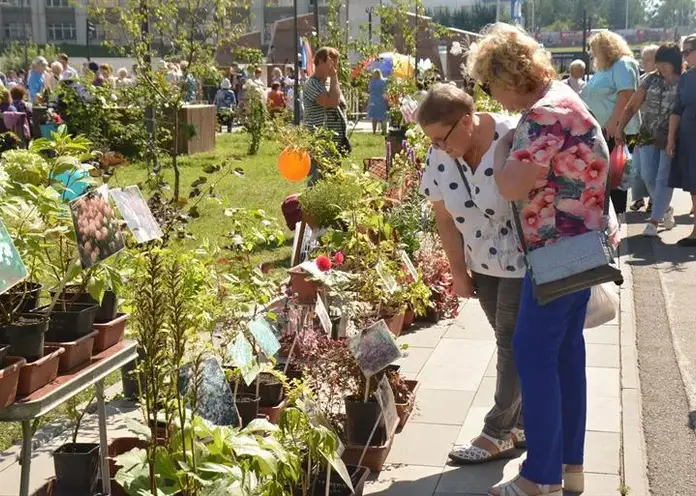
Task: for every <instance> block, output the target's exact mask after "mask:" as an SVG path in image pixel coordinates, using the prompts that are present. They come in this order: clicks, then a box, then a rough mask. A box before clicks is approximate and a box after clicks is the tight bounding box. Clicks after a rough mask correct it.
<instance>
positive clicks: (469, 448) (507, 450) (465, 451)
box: [449, 432, 517, 465]
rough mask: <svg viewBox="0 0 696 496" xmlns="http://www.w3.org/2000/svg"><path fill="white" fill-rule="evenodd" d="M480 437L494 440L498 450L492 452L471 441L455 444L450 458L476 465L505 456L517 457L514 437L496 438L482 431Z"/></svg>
mask: <svg viewBox="0 0 696 496" xmlns="http://www.w3.org/2000/svg"><path fill="white" fill-rule="evenodd" d="M480 437H483V438H485V439H488V440H489V441H490V442H492V443H493V444H494V445H495V446H496V447H497V448H498V452H497V453H490V452H489V451H487V450H485V449H483V448H479V447H478V446H474V445H473V444H472V443H469V444H465V445H464V446H459V447H457V446H455V447H454V449H452V451H450V453H449V458H450V460H452V461H453V462H456V463H461V464H463V465H476V464H480V463H488V462H492V461H493V460H500V459H504V458H515V457H516V456H517V451H516V450H515V444H514V442H513V441H512V439H507V440H502V439H496V438H494V437H491V436H489V435H488V434H485V433H483V432H482V433H481V435H480Z"/></svg>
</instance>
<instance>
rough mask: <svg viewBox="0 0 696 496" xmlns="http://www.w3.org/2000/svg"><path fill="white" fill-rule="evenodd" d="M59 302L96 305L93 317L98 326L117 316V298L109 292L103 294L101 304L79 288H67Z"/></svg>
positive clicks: (53, 292) (52, 294)
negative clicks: (96, 308) (96, 309)
mask: <svg viewBox="0 0 696 496" xmlns="http://www.w3.org/2000/svg"><path fill="white" fill-rule="evenodd" d="M50 293H51V297H53V296H54V295H55V291H50ZM58 300H59V301H61V300H64V301H68V302H71V303H84V304H87V305H97V306H98V307H99V310H98V311H97V314H96V316H95V317H94V322H97V323H99V324H103V323H107V322H111V321H112V320H114V319H115V318H116V316H117V314H118V297H117V296H116V293H114V292H113V291H111V290H107V291H105V292H104V296H103V298H102V301H101V303H99V302H98V301H97V300H95V299H94V298H92V295H91V294H89V293H87V292H86V291H83V290H82V288H81V287H80V286H67V287H66V288H65V289H64V290H63V292H62V293H61V295H60V297H59V298H58Z"/></svg>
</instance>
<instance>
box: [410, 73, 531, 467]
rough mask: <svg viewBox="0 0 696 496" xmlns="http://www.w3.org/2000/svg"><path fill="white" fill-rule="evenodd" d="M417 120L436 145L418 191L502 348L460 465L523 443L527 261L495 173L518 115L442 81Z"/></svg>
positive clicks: (460, 284)
mask: <svg viewBox="0 0 696 496" xmlns="http://www.w3.org/2000/svg"><path fill="white" fill-rule="evenodd" d="M417 120H418V123H419V124H420V126H421V127H422V129H423V132H424V133H425V134H426V135H427V136H428V137H429V138H430V139H431V141H432V144H433V146H432V147H431V148H430V151H429V153H428V158H427V160H426V166H425V170H424V171H423V176H422V178H421V184H420V191H421V193H422V194H423V195H425V197H426V198H428V199H429V200H430V201H431V202H432V206H433V211H434V214H435V220H436V223H437V230H438V232H439V234H440V238H441V239H442V246H443V248H444V250H445V253H446V255H447V258H448V259H449V262H450V266H451V270H452V277H453V279H454V290H455V291H456V293H457V294H458V295H459V296H460V297H463V298H477V299H478V300H479V303H480V304H481V308H482V309H483V311H484V313H485V314H486V317H487V318H488V320H489V322H490V324H491V326H492V327H493V329H494V331H495V338H496V343H497V346H498V366H497V374H498V378H497V386H496V392H495V405H494V406H493V408H492V409H491V411H490V412H489V413H488V415H487V416H486V419H485V422H484V427H483V431H482V432H481V434H480V435H479V436H478V437H477V438H476V439H474V440H473V441H472V442H471V443H469V444H466V445H464V446H455V447H454V449H453V450H452V451H451V452H450V455H449V456H450V458H451V459H452V460H453V461H455V462H457V463H463V464H474V463H483V462H488V461H493V460H496V459H500V458H508V457H510V456H511V455H513V454H514V453H516V451H515V449H516V448H522V447H524V446H525V442H526V441H525V435H524V430H523V427H522V412H521V409H522V403H521V396H520V385H519V380H518V378H517V370H516V368H515V363H514V359H513V353H512V336H513V334H514V331H515V325H516V323H517V311H518V308H519V302H520V295H521V292H522V281H523V277H524V275H525V265H524V257H523V254H522V252H521V250H520V249H519V246H518V242H517V237H516V236H515V230H514V224H513V215H512V208H511V206H510V202H508V201H506V200H505V199H504V198H503V196H502V195H501V193H500V190H499V189H498V186H497V185H496V182H495V177H494V175H493V171H494V169H495V166H496V164H500V163H503V162H504V161H505V160H506V159H507V156H508V154H509V151H510V145H511V137H512V134H513V133H514V131H515V128H516V127H517V120H518V118H517V117H512V116H508V115H502V114H490V113H486V112H474V99H473V98H472V97H471V96H470V95H469V94H468V93H466V92H465V91H463V90H461V89H459V88H457V87H455V86H452V85H451V84H446V83H445V84H436V85H435V86H434V87H433V88H432V89H431V90H430V91H428V93H427V95H426V96H425V98H424V99H423V101H422V102H421V104H420V106H419V107H418V113H417Z"/></svg>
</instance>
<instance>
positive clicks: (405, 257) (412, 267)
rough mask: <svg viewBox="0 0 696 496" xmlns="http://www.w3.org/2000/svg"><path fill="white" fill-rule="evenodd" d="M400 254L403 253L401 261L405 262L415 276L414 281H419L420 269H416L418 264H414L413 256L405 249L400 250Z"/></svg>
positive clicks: (407, 268)
mask: <svg viewBox="0 0 696 496" xmlns="http://www.w3.org/2000/svg"><path fill="white" fill-rule="evenodd" d="M399 255H401V261H402V262H404V265H405V266H406V270H408V273H409V274H410V275H411V277H413V280H414V281H417V280H418V271H417V270H416V266H415V265H413V262H412V261H411V257H409V256H408V253H406V252H405V251H404V250H400V251H399Z"/></svg>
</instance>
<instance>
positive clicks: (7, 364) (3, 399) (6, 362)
mask: <svg viewBox="0 0 696 496" xmlns="http://www.w3.org/2000/svg"><path fill="white" fill-rule="evenodd" d="M0 363H1V364H2V368H1V369H0V408H5V407H8V406H10V405H11V404H12V403H14V401H15V398H16V397H17V385H18V384H19V372H20V369H21V368H22V367H23V366H24V364H25V363H26V359H24V358H23V357H13V356H4V357H3V358H2V360H0Z"/></svg>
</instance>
